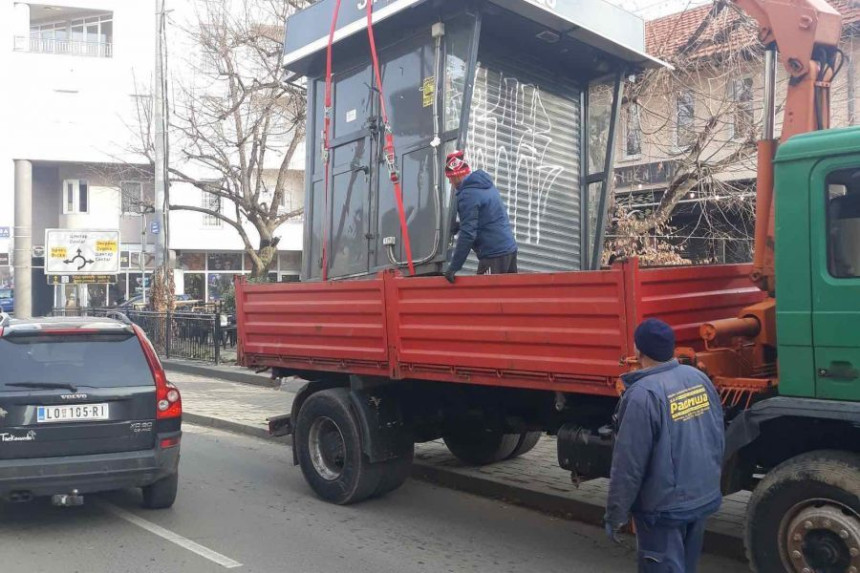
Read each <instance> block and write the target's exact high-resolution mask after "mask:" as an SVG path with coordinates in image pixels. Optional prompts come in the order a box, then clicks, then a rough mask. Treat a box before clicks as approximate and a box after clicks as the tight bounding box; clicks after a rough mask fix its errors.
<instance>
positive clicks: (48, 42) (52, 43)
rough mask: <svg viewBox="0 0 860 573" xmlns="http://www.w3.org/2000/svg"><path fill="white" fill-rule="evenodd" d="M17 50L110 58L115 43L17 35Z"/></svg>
mask: <svg viewBox="0 0 860 573" xmlns="http://www.w3.org/2000/svg"><path fill="white" fill-rule="evenodd" d="M15 51H17V52H33V53H37V54H62V55H66V56H85V57H89V58H110V57H113V44H111V43H108V42H80V41H77V40H58V39H55V38H28V37H26V36H17V37H16V38H15Z"/></svg>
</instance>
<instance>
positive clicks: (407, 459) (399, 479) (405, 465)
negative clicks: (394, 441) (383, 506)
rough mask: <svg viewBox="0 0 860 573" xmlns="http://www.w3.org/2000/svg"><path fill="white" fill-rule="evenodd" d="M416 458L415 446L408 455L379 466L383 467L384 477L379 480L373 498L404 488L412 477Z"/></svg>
mask: <svg viewBox="0 0 860 573" xmlns="http://www.w3.org/2000/svg"><path fill="white" fill-rule="evenodd" d="M414 457H415V446H414V445H413V446H412V448H411V449H410V450H409V451H408V452H407V453H406V454H404V455H402V456H400V457H399V458H396V459H393V460H389V461H387V462H382V463H381V464H379V465H380V466H381V468H380V469H381V471H382V477H380V479H379V485H378V486H376V491H374V492H373V497H382V496H383V495H385V494H387V493H390V492H392V491H394V490H395V489H397V488H399V487H400V486H402V485H403V483H404V482H405V481H406V480H407V479H408V478H409V476H410V475H412V460H413V459H414Z"/></svg>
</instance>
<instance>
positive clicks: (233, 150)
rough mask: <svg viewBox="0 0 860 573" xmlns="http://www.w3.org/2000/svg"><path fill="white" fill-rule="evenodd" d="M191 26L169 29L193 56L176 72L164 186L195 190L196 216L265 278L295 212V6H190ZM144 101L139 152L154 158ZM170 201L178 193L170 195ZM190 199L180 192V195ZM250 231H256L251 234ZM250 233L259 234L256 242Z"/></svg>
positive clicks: (286, 0)
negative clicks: (291, 48) (286, 30)
mask: <svg viewBox="0 0 860 573" xmlns="http://www.w3.org/2000/svg"><path fill="white" fill-rule="evenodd" d="M193 3H194V11H195V18H194V19H192V22H191V24H188V25H183V24H182V23H178V24H176V26H175V28H176V29H178V30H179V31H180V32H181V33H182V34H183V35H184V39H185V40H186V42H187V44H188V46H193V47H195V48H196V50H195V49H190V50H189V51H196V53H194V54H175V53H174V54H171V58H174V59H179V58H181V57H183V56H184V60H180V61H179V63H172V66H171V67H172V68H174V69H175V68H178V67H181V73H176V72H175V71H174V73H173V76H174V78H175V79H174V82H173V86H172V92H173V95H172V101H171V106H170V109H171V116H170V125H169V129H170V147H171V160H170V166H169V173H170V179H171V183H176V182H179V183H184V184H188V185H191V186H193V187H194V188H196V189H198V190H199V191H200V192H201V197H202V198H203V200H202V201H200V202H199V203H197V204H192V203H194V202H192V201H188V200H187V199H186V200H185V201H184V202H177V201H176V200H175V198H174V196H172V197H171V202H170V209H171V210H182V211H193V212H198V213H201V214H203V215H205V216H207V217H209V218H210V219H211V220H213V221H218V222H220V223H221V224H224V225H227V226H229V227H232V228H233V229H234V230H235V231H236V233H237V234H238V235H239V237H240V238H241V239H242V242H243V244H244V248H245V252H246V253H247V255H248V257H249V258H250V260H251V261H252V264H253V270H252V276H253V277H265V276H266V274H267V272H268V270H269V269H270V268H271V266H272V264H273V263H274V262H275V261H276V260H277V247H278V241H279V237H278V236H277V229H278V227H280V226H281V225H282V224H284V223H285V222H287V221H288V220H290V219H293V218H296V217H299V216H301V215H302V212H303V208H301V207H299V208H296V207H294V206H292V205H291V204H290V203H289V202H288V201H287V199H288V197H287V192H288V184H289V174H290V173H289V171H290V170H289V165H290V162H291V160H292V159H293V156H294V155H295V153H296V151H297V150H298V149H299V147H300V145H301V143H302V142H303V141H304V136H305V117H306V105H305V91H304V89H303V88H302V87H301V86H297V85H291V84H286V83H284V82H283V81H282V78H283V70H282V63H283V46H282V34H283V25H284V22H285V20H286V17H287V15H288V14H290V13H291V12H293V11H294V10H295V9H297V8H300V7H303V6H304V5H305V4H306V2H304V1H300V0H225V1H219V2H212V1H210V0H193ZM148 103H149V102H141V101H139V102H138V123H139V126H138V129H137V131H138V132H139V135H140V140H139V141H140V146H141V150H140V151H141V152H142V153H144V155H146V156H147V157H149V158H150V159H152V157H153V155H152V129H151V125H152V122H151V113H150V112H149V111H148V109H147V105H148ZM172 195H177V194H172ZM186 195H187V194H186ZM249 228H251V229H253V230H254V231H255V232H256V233H249ZM254 234H256V235H257V237H259V239H258V240H257V237H255V236H254Z"/></svg>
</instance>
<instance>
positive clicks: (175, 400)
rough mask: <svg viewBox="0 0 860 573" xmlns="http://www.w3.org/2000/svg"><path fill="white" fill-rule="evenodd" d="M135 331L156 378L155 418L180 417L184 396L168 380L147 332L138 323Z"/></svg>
mask: <svg viewBox="0 0 860 573" xmlns="http://www.w3.org/2000/svg"><path fill="white" fill-rule="evenodd" d="M134 332H135V334H137V338H138V340H140V345H141V347H143V353H144V354H145V355H146V361H147V362H148V363H149V368H150V370H152V377H153V378H154V379H155V404H156V409H155V418H156V419H157V420H163V419H166V418H178V417H179V416H181V415H182V396H181V395H180V394H179V389H178V388H177V387H176V386H174V385H173V384H171V383H170V382H168V381H167V375H166V374H165V373H164V367H163V366H162V365H161V360H159V359H158V354H156V353H155V348H153V347H152V343H151V342H150V341H149V339H148V338H147V337H146V333H144V332H143V330H141V328H140V327H139V326H137V325H135V326H134Z"/></svg>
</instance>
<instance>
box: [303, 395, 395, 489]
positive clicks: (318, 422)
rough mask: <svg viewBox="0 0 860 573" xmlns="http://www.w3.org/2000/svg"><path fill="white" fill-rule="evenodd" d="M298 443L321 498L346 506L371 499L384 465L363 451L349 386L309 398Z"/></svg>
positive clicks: (306, 471)
mask: <svg viewBox="0 0 860 573" xmlns="http://www.w3.org/2000/svg"><path fill="white" fill-rule="evenodd" d="M295 444H296V450H297V452H296V453H297V454H298V458H299V465H300V466H301V468H302V473H303V474H304V476H305V480H307V482H308V484H309V485H310V486H311V488H312V489H313V490H314V492H316V494H317V495H318V496H320V497H321V498H323V499H325V500H327V501H330V502H333V503H337V504H339V505H346V504H350V503H356V502H359V501H361V500H363V499H367V498H368V497H370V496H371V495H373V493H374V492H375V491H376V490H377V488H378V487H379V484H380V480H381V477H382V469H383V468H382V466H383V465H384V464H371V463H370V461H369V460H368V459H367V456H365V455H364V453H363V452H362V450H361V430H360V429H359V426H358V423H357V422H356V420H355V417H354V416H353V414H352V410H350V406H349V391H348V390H347V389H345V388H331V389H329V390H322V391H320V392H317V393H316V394H313V395H312V396H311V397H310V398H308V399H307V401H305V403H304V404H303V405H302V408H301V410H300V411H299V416H298V421H297V423H296V441H295Z"/></svg>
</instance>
